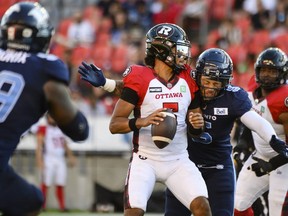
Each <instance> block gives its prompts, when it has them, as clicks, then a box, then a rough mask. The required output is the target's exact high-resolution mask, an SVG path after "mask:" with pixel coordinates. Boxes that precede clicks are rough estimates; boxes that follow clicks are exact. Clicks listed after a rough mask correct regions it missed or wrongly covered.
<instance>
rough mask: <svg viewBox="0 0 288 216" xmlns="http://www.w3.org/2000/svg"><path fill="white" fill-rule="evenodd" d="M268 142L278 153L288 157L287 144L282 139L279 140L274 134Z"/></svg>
mask: <svg viewBox="0 0 288 216" xmlns="http://www.w3.org/2000/svg"><path fill="white" fill-rule="evenodd" d="M269 144H270V146H271V147H272V148H273V149H274V151H276V152H277V153H278V154H280V155H282V156H284V157H286V158H288V146H287V144H286V143H285V142H284V141H283V140H280V139H278V138H277V137H276V136H275V135H272V138H271V140H270V142H269Z"/></svg>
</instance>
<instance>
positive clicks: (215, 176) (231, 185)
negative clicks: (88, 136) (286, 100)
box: [79, 48, 287, 216]
mask: <svg viewBox="0 0 288 216" xmlns="http://www.w3.org/2000/svg"><path fill="white" fill-rule="evenodd" d="M232 71H233V64H232V61H231V58H230V57H229V55H228V54H227V53H226V52H225V51H224V50H221V49H217V48H212V49H208V50H206V51H204V52H203V53H202V54H201V55H200V56H199V58H198V60H197V63H196V70H195V78H196V81H197V83H198V85H199V87H200V91H201V95H202V99H203V100H202V105H201V107H202V112H203V117H204V119H205V124H206V127H205V131H204V133H203V134H202V136H201V137H200V139H195V138H190V137H189V142H190V143H189V146H188V151H189V155H190V159H191V160H192V161H193V162H194V163H195V164H196V165H197V166H198V168H199V169H200V171H201V173H202V176H203V178H204V180H205V182H206V185H207V189H208V195H209V203H210V206H211V210H212V215H213V216H231V215H233V212H234V191H235V181H236V177H235V170H234V164H233V161H232V158H231V152H232V145H231V142H230V138H231V137H230V133H231V130H232V128H233V125H234V122H235V120H236V119H238V118H240V120H241V121H242V122H243V123H244V124H245V125H246V126H247V127H248V128H250V129H251V130H253V131H255V132H257V133H258V134H259V136H260V137H261V138H263V139H264V140H265V141H267V142H269V143H270V145H271V146H272V147H273V148H274V149H275V150H276V151H277V152H279V153H281V154H283V155H286V154H287V148H286V147H287V146H286V144H285V142H284V141H282V140H279V139H278V138H276V137H275V135H276V132H275V131H274V129H273V127H272V126H271V125H270V124H269V122H268V121H267V120H265V119H264V118H262V117H261V116H260V115H258V114H257V113H256V112H255V111H253V110H251V108H252V104H251V102H250V100H249V98H248V94H247V92H246V91H244V90H243V89H242V88H240V87H236V86H231V85H230V81H231V79H232ZM79 72H81V75H82V79H84V80H86V81H88V82H90V83H91V84H92V85H93V86H95V87H99V86H103V88H104V90H107V91H114V89H115V88H116V90H117V91H118V92H119V88H121V81H117V82H115V81H114V80H109V79H106V78H105V77H103V74H102V71H101V70H100V69H99V68H97V67H95V66H93V65H90V66H89V65H87V64H85V63H83V66H80V68H79ZM118 87H119V88H118ZM179 184H181V180H179ZM191 184H193V182H191ZM175 215H181V216H185V215H187V216H190V215H191V213H190V211H189V210H188V209H187V208H186V207H185V206H184V205H182V204H181V203H180V202H179V201H178V200H177V199H176V198H175V196H174V195H173V194H172V193H171V192H170V191H169V190H167V193H166V205H165V216H175Z"/></svg>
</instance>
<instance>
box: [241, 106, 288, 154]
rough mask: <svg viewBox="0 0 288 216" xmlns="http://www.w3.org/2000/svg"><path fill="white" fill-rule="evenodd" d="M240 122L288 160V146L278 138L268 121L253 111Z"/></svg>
mask: <svg viewBox="0 0 288 216" xmlns="http://www.w3.org/2000/svg"><path fill="white" fill-rule="evenodd" d="M240 120H241V122H242V123H243V124H245V125H246V126H247V127H248V128H249V129H250V130H253V131H255V132H256V133H257V134H258V135H259V136H260V137H261V138H262V139H264V140H265V141H266V142H267V143H269V144H270V146H271V147H272V148H273V149H274V151H276V152H277V153H279V154H280V155H282V156H284V157H286V158H288V145H287V144H286V143H285V142H284V141H283V140H281V139H279V138H277V136H276V132H275V130H274V128H273V127H272V125H271V124H270V123H269V122H268V121H267V120H266V119H264V118H262V117H261V116H260V115H259V114H257V113H256V112H255V111H253V110H251V111H248V112H246V113H245V114H244V115H242V116H241V118H240ZM255 145H256V143H255Z"/></svg>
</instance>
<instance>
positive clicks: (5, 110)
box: [0, 49, 70, 170]
mask: <svg viewBox="0 0 288 216" xmlns="http://www.w3.org/2000/svg"><path fill="white" fill-rule="evenodd" d="M51 79H54V80H59V81H60V82H63V83H65V84H67V85H68V83H69V79H70V74H69V71H68V68H67V66H66V65H65V64H64V63H63V62H62V61H61V60H60V59H59V58H57V57H56V56H54V55H50V54H44V53H38V54H31V53H26V52H15V51H4V50H2V49H0V170H1V168H3V166H5V163H6V162H7V161H8V158H9V157H10V155H11V154H12V152H13V150H14V149H15V148H16V146H17V144H18V143H19V139H20V137H21V135H22V134H23V133H24V132H25V131H27V130H28V129H29V128H30V127H31V126H32V125H33V124H34V123H36V122H37V121H38V120H39V118H40V117H41V116H42V115H43V114H44V113H45V112H46V111H47V104H46V100H45V95H44V91H43V86H44V84H45V82H47V81H48V80H51Z"/></svg>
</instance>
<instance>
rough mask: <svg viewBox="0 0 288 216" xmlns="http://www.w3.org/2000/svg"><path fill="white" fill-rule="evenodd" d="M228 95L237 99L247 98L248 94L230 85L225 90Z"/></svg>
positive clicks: (238, 87)
mask: <svg viewBox="0 0 288 216" xmlns="http://www.w3.org/2000/svg"><path fill="white" fill-rule="evenodd" d="M225 92H226V94H229V95H231V96H233V97H236V98H242V97H244V98H245V97H247V96H248V93H247V92H246V91H245V90H244V89H243V88H242V87H240V86H235V85H228V86H227V87H226V88H225Z"/></svg>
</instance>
